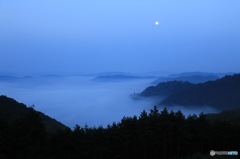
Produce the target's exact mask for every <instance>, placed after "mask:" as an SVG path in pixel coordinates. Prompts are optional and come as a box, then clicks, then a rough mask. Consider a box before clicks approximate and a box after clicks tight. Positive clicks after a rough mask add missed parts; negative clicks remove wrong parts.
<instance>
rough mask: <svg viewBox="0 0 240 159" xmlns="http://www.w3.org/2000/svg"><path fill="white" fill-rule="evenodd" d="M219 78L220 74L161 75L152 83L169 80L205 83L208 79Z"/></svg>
mask: <svg viewBox="0 0 240 159" xmlns="http://www.w3.org/2000/svg"><path fill="white" fill-rule="evenodd" d="M217 79H219V77H218V76H214V75H206V76H203V75H193V76H180V77H160V78H158V79H157V80H155V81H153V82H152V83H151V84H158V83H160V82H168V81H183V82H190V83H196V84H197V83H204V82H207V81H213V80H217Z"/></svg>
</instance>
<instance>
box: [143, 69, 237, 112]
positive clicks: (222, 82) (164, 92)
mask: <svg viewBox="0 0 240 159" xmlns="http://www.w3.org/2000/svg"><path fill="white" fill-rule="evenodd" d="M140 95H141V96H144V97H151V96H157V97H159V98H161V99H159V102H160V104H161V105H167V106H170V105H182V106H212V107H214V108H217V109H220V110H225V109H234V108H239V105H240V74H235V75H228V76H225V77H223V78H221V79H218V80H215V81H208V82H205V83H199V84H192V83H189V82H182V81H169V82H162V83H159V84H158V85H157V86H150V87H148V88H147V89H145V90H144V91H143V92H142V93H140ZM163 97H164V98H163ZM160 100H161V101H160Z"/></svg>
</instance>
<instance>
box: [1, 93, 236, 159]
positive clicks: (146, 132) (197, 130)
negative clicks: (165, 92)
mask: <svg viewBox="0 0 240 159" xmlns="http://www.w3.org/2000/svg"><path fill="white" fill-rule="evenodd" d="M0 99H1V100H0V105H1V107H0V108H1V109H0V158H1V159H43V158H45V159H66V158H67V159H80V158H83V159H159V158H161V159H179V158H182V159H185V158H186V159H196V158H198V159H205V158H206V159H207V158H209V157H210V156H209V152H210V150H215V151H217V150H219V151H220V150H225V151H228V150H229V151H231V150H232V151H238V152H239V148H240V135H239V134H240V125H239V124H234V123H240V121H238V120H239V118H238V119H236V118H234V120H235V122H234V123H232V122H231V118H229V119H226V117H224V119H223V118H222V116H221V119H220V120H218V114H216V115H214V114H211V115H210V117H209V115H204V114H200V115H199V116H196V115H191V116H188V117H185V116H184V115H183V114H182V112H181V111H178V112H172V111H171V112H169V111H168V110H167V109H164V110H162V111H159V110H158V109H157V107H156V106H155V107H154V108H153V109H152V110H150V112H149V113H148V112H146V111H143V112H142V113H141V115H140V116H139V117H137V116H134V117H123V118H122V120H121V121H120V122H119V123H113V124H111V125H108V126H107V127H106V128H103V127H98V128H95V127H94V128H88V127H87V126H85V127H80V126H78V125H76V126H75V128H74V129H73V130H71V129H69V128H66V127H64V126H63V127H64V129H58V131H55V132H54V133H53V132H49V131H47V127H46V124H49V123H44V122H42V118H41V116H42V113H40V112H37V111H35V110H34V109H33V108H26V106H25V105H24V104H20V103H17V102H16V101H15V100H13V99H11V98H7V97H5V96H1V98H0ZM234 112H235V115H236V116H240V114H236V112H237V113H240V111H239V110H238V111H236V110H234ZM228 113H231V112H230V111H228ZM6 114H8V115H6ZM11 114H12V115H11ZM223 114H224V113H223ZM9 116H12V117H9ZM236 120H237V121H236ZM65 128H66V129H65ZM212 158H218V157H217V156H215V157H212ZM224 158H231V159H233V158H234V156H229V157H228V156H224Z"/></svg>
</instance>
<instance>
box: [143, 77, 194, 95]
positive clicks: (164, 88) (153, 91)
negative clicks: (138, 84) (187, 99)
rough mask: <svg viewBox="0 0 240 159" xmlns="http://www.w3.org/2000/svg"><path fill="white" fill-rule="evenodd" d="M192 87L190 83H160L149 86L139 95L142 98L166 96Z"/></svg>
mask: <svg viewBox="0 0 240 159" xmlns="http://www.w3.org/2000/svg"><path fill="white" fill-rule="evenodd" d="M193 86H194V84H192V83H189V82H182V81H169V82H162V83H159V84H158V85H157V86H150V87H148V88H146V89H145V90H144V91H143V92H142V93H140V95H141V96H144V97H151V96H168V95H170V94H172V93H176V92H178V91H180V90H184V89H187V88H191V87H193Z"/></svg>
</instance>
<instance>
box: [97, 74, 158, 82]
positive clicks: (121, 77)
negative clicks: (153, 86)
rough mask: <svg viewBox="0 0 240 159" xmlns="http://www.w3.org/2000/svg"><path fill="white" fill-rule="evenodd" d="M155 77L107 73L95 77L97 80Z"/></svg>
mask: <svg viewBox="0 0 240 159" xmlns="http://www.w3.org/2000/svg"><path fill="white" fill-rule="evenodd" d="M147 78H154V77H152V76H148V77H141V76H130V75H106V76H98V77H96V78H94V80H97V81H124V80H134V79H147Z"/></svg>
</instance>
